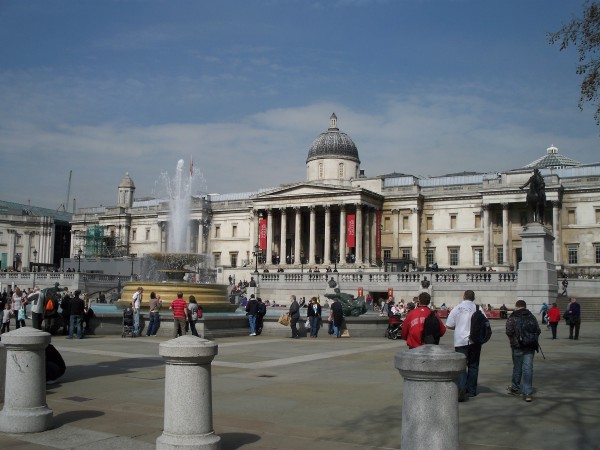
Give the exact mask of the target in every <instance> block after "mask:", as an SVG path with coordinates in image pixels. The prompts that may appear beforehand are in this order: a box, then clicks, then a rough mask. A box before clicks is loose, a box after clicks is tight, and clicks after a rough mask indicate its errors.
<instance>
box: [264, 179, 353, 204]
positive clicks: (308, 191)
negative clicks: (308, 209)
mask: <svg viewBox="0 0 600 450" xmlns="http://www.w3.org/2000/svg"><path fill="white" fill-rule="evenodd" d="M361 191H362V189H360V188H353V187H347V186H333V185H325V184H310V183H297V184H292V185H287V186H281V187H278V188H275V189H273V190H271V191H268V192H262V193H260V194H257V195H256V196H255V197H253V198H254V201H265V200H267V201H269V200H278V199H282V198H287V199H291V198H302V197H308V198H315V197H326V196H332V195H334V196H336V195H340V196H346V195H357V194H360V192H361Z"/></svg>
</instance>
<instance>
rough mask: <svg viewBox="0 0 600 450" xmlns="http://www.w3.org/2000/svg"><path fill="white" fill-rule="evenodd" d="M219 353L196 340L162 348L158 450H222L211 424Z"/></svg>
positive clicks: (210, 344) (182, 339)
mask: <svg viewBox="0 0 600 450" xmlns="http://www.w3.org/2000/svg"><path fill="white" fill-rule="evenodd" d="M217 352H218V346H217V344H215V343H214V342H211V341H208V340H206V339H201V338H198V337H195V336H182V337H179V338H176V339H171V340H170V341H167V342H163V343H162V344H160V346H159V354H160V355H161V356H162V357H163V358H164V359H165V364H166V367H165V372H166V373H165V412H164V416H165V418H164V430H163V433H162V435H160V436H159V437H158V439H156V448H157V449H183V448H190V449H202V450H218V449H219V448H220V441H221V438H220V437H219V436H217V435H216V434H215V432H214V430H213V421H212V380H211V363H212V361H213V359H214V357H215V356H216V355H217Z"/></svg>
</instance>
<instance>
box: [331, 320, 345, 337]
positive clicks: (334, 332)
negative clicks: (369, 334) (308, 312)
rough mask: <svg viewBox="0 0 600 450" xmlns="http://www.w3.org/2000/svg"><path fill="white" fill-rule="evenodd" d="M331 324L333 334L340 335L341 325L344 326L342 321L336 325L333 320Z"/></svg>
mask: <svg viewBox="0 0 600 450" xmlns="http://www.w3.org/2000/svg"><path fill="white" fill-rule="evenodd" d="M331 323H332V325H333V335H334V336H335V337H340V336H341V335H342V327H343V326H344V322H343V321H342V322H340V324H339V325H338V326H336V325H335V321H333V322H331Z"/></svg>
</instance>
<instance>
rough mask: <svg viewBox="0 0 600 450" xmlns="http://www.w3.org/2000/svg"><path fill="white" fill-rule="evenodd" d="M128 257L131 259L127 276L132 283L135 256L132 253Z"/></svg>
mask: <svg viewBox="0 0 600 450" xmlns="http://www.w3.org/2000/svg"><path fill="white" fill-rule="evenodd" d="M129 257H130V258H131V275H130V276H129V280H130V281H133V262H134V261H135V255H134V254H133V253H132V254H130V255H129Z"/></svg>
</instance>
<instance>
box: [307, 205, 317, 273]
mask: <svg viewBox="0 0 600 450" xmlns="http://www.w3.org/2000/svg"><path fill="white" fill-rule="evenodd" d="M316 222H317V220H316V211H315V206H314V205H313V206H311V207H310V228H309V242H308V255H309V256H308V264H309V265H311V266H314V265H315V238H316V236H315V230H316Z"/></svg>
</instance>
